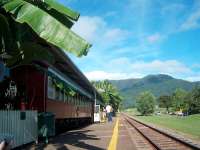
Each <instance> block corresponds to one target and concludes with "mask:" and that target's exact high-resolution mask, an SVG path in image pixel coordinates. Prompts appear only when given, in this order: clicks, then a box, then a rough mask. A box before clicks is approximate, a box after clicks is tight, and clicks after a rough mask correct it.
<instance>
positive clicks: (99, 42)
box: [58, 0, 200, 81]
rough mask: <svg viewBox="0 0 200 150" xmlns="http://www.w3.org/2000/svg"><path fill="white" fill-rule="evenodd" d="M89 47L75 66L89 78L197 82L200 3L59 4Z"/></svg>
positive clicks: (93, 0) (79, 0)
mask: <svg viewBox="0 0 200 150" xmlns="http://www.w3.org/2000/svg"><path fill="white" fill-rule="evenodd" d="M58 1H59V2H60V3H62V4H64V5H65V6H68V7H70V8H71V9H73V10H76V11H78V12H79V13H80V15H81V16H80V18H79V20H78V21H77V22H76V23H75V24H74V26H73V27H72V30H73V31H74V32H75V33H77V34H78V35H80V36H81V37H83V38H84V39H86V40H87V41H89V42H90V43H91V44H92V45H93V46H92V48H91V49H90V51H89V53H88V55H87V56H84V57H81V58H76V57H75V56H73V55H71V54H70V57H71V58H72V60H73V61H74V63H75V64H76V65H77V66H78V67H79V68H80V70H81V71H82V72H83V73H84V74H85V75H86V76H87V77H88V78H89V79H90V80H103V79H115V80H116V79H128V78H141V77H144V76H146V75H149V74H168V75H171V76H173V77H175V78H180V79H185V80H189V81H200V0H58Z"/></svg>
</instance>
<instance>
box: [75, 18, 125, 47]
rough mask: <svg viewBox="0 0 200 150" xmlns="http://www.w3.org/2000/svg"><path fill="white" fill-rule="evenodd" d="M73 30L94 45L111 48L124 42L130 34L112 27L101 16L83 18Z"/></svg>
mask: <svg viewBox="0 0 200 150" xmlns="http://www.w3.org/2000/svg"><path fill="white" fill-rule="evenodd" d="M72 30H73V31H74V32H75V33H77V34H78V35H80V36H81V37H83V38H84V39H86V40H87V41H89V42H92V44H95V45H98V44H99V45H101V47H103V46H104V47H110V46H113V45H118V44H119V43H121V42H123V40H124V39H126V37H127V36H128V35H129V32H128V31H126V30H123V29H120V28H115V27H112V28H111V27H110V26H109V25H108V24H107V22H106V21H105V20H104V18H102V17H99V16H82V17H80V18H79V20H78V22H76V23H75V25H74V26H73V27H72Z"/></svg>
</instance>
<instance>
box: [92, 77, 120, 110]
mask: <svg viewBox="0 0 200 150" xmlns="http://www.w3.org/2000/svg"><path fill="white" fill-rule="evenodd" d="M92 84H93V85H94V86H95V88H96V89H97V90H98V91H99V93H100V94H101V96H102V98H103V101H104V103H105V104H108V103H110V104H111V105H112V107H113V109H114V110H118V109H119V107H120V104H121V102H122V97H121V96H120V94H119V92H118V90H117V89H116V87H114V86H113V85H112V84H111V83H110V82H108V81H107V80H104V81H97V82H96V81H92Z"/></svg>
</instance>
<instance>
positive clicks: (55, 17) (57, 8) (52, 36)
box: [0, 0, 91, 65]
mask: <svg viewBox="0 0 200 150" xmlns="http://www.w3.org/2000/svg"><path fill="white" fill-rule="evenodd" d="M78 18H79V13H77V12H74V11H72V10H70V9H69V8H66V7H64V6H62V5H60V4H59V3H58V2H56V1H54V0H45V1H44V2H43V1H40V0H38V1H33V0H3V1H0V54H2V53H6V54H9V55H11V56H13V57H12V58H14V59H13V60H11V61H10V62H8V63H6V64H9V65H15V63H18V62H19V61H21V60H22V59H23V57H25V56H26V55H25V54H24V53H25V51H24V49H23V44H24V42H26V43H31V45H32V46H33V47H34V44H36V46H38V45H37V44H38V43H41V41H43V43H44V41H45V42H46V43H47V44H49V43H50V44H51V45H54V46H57V47H58V48H60V49H63V50H66V51H67V52H71V53H73V54H75V55H76V56H82V55H87V52H88V49H89V48H90V47H91V45H90V44H89V43H87V42H86V41H85V40H84V39H82V38H81V37H79V36H78V35H76V34H75V33H74V32H73V31H71V30H70V28H71V26H72V25H73V21H72V20H74V21H77V20H78ZM50 44H49V45H50ZM36 46H35V47H36ZM45 48H46V47H45ZM26 50H27V51H28V49H26ZM40 54H41V53H37V57H40V56H39V55H40ZM41 55H42V56H41V57H40V58H42V59H45V58H47V57H45V55H43V54H41ZM34 56H36V54H34ZM46 56H48V54H47V55H46ZM47 59H48V58H47ZM26 60H27V59H26Z"/></svg>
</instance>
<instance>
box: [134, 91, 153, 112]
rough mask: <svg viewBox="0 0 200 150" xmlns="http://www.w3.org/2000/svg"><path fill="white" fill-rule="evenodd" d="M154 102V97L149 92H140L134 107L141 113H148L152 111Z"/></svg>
mask: <svg viewBox="0 0 200 150" xmlns="http://www.w3.org/2000/svg"><path fill="white" fill-rule="evenodd" d="M155 104H156V102H155V97H154V95H153V94H152V93H151V92H148V91H147V92H142V93H140V94H139V96H138V98H137V102H136V108H137V110H138V111H139V112H140V113H141V114H142V115H149V114H152V113H153V112H154V110H155Z"/></svg>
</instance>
